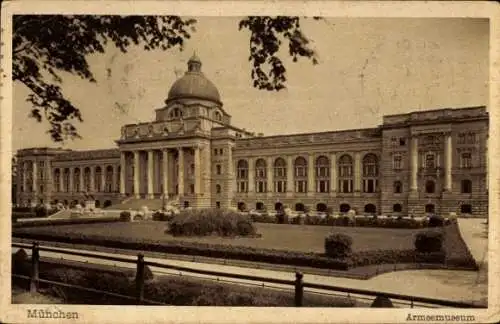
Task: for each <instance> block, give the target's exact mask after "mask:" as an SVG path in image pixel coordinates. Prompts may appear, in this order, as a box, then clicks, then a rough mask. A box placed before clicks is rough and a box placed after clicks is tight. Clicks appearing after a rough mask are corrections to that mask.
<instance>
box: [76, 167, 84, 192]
mask: <svg viewBox="0 0 500 324" xmlns="http://www.w3.org/2000/svg"><path fill="white" fill-rule="evenodd" d="M84 170H85V168H80V188H78V191H79V192H83V191H85V186H84V183H83V172H84Z"/></svg>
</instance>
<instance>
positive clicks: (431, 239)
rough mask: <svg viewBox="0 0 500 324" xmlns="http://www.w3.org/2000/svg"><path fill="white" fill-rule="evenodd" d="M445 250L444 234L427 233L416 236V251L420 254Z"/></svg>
mask: <svg viewBox="0 0 500 324" xmlns="http://www.w3.org/2000/svg"><path fill="white" fill-rule="evenodd" d="M442 248H443V233H441V232H436V231H427V232H423V233H418V234H417V235H416V236H415V249H416V250H417V251H418V252H422V253H428V252H438V251H441V249H442Z"/></svg>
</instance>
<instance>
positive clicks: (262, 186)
mask: <svg viewBox="0 0 500 324" xmlns="http://www.w3.org/2000/svg"><path fill="white" fill-rule="evenodd" d="M266 191H267V183H266V181H257V192H258V193H263V192H266Z"/></svg>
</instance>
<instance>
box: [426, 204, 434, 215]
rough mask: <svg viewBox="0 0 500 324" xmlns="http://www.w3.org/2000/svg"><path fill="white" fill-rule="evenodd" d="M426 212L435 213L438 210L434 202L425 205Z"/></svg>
mask: <svg viewBox="0 0 500 324" xmlns="http://www.w3.org/2000/svg"><path fill="white" fill-rule="evenodd" d="M425 212H426V213H428V214H434V213H435V212H436V208H435V206H434V205H433V204H427V205H425Z"/></svg>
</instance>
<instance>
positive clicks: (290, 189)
mask: <svg viewBox="0 0 500 324" xmlns="http://www.w3.org/2000/svg"><path fill="white" fill-rule="evenodd" d="M286 160H287V161H286V170H287V172H286V183H287V185H286V192H287V193H288V195H289V196H291V195H293V191H294V188H295V184H294V183H293V182H294V181H293V174H294V172H295V169H294V167H293V155H288V156H287V158H286Z"/></svg>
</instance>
